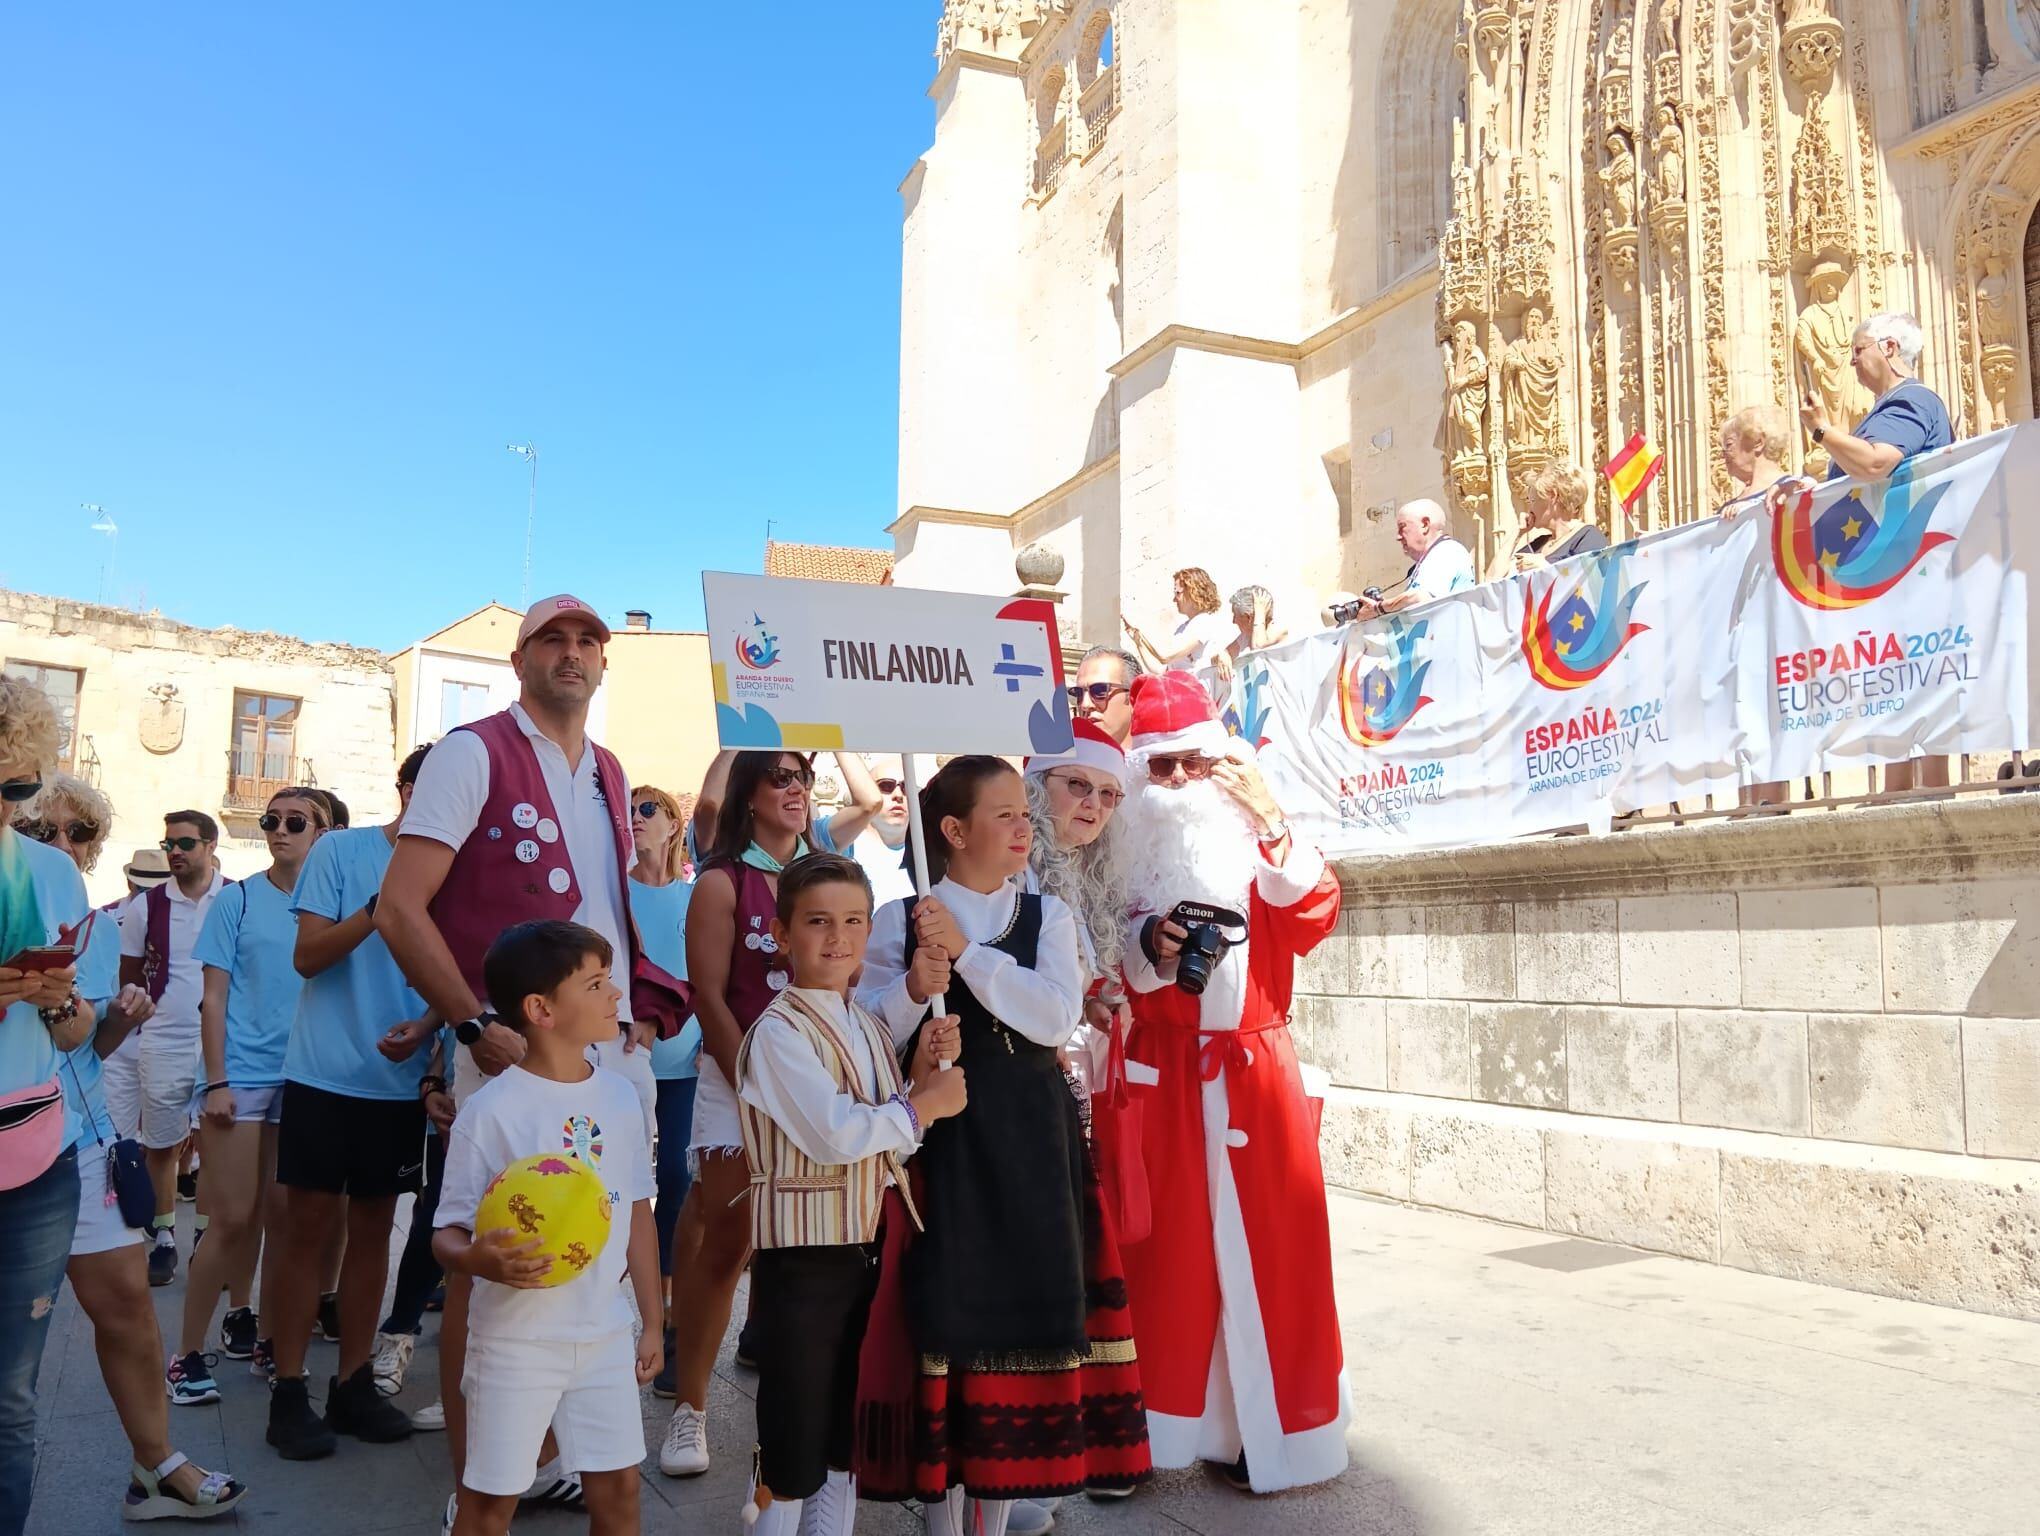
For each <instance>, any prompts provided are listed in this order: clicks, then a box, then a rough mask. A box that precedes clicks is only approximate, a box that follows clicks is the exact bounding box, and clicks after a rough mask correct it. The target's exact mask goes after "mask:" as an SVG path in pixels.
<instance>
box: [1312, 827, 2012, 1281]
mask: <svg viewBox="0 0 2040 1536" xmlns="http://www.w3.org/2000/svg"><path fill="white" fill-rule="evenodd" d="M2036 855H2040V801H2028V800H2026V799H2024V798H2023V797H2017V796H2014V797H2007V798H2003V799H1992V800H1983V801H1965V802H1960V803H1955V802H1947V803H1939V804H1929V805H1915V806H1903V807H1890V808H1881V809H1871V810H1862V811H1853V812H1846V813H1838V814H1824V815H1823V814H1808V813H1802V814H1799V815H1795V816H1792V817H1790V818H1765V819H1759V820H1752V821H1744V822H1739V823H1729V824H1719V823H1717V824H1710V825H1707V826H1704V827H1697V828H1663V829H1656V830H1651V831H1645V832H1637V833H1629V834H1623V835H1618V836H1612V837H1605V838H1598V839H1588V838H1559V839H1546V840H1541V841H1535V842H1521V843H1512V844H1506V845H1503V846H1499V847H1492V848H1481V849H1470V850H1460V851H1453V852H1442V853H1434V854H1422V855H1405V856H1401V857H1397V858H1392V859H1389V858H1384V859H1366V860H1352V861H1346V862H1343V863H1342V864H1341V865H1340V876H1341V879H1342V882H1343V883H1344V885H1345V893H1346V899H1345V910H1344V912H1343V915H1342V916H1341V919H1340V923H1339V928H1338V931H1337V932H1336V934H1335V935H1334V936H1333V937H1332V939H1331V940H1330V941H1328V942H1327V943H1326V944H1324V945H1322V946H1321V947H1320V948H1319V949H1318V950H1317V951H1316V952H1315V953H1314V954H1313V955H1311V956H1310V957H1309V958H1308V959H1307V960H1305V961H1304V962H1303V964H1302V966H1301V968H1300V970H1299V973H1298V982H1297V986H1298V997H1297V1003H1296V1012H1295V1020H1296V1030H1297V1035H1298V1044H1299V1049H1300V1050H1301V1051H1302V1052H1303V1053H1304V1055H1305V1056H1306V1058H1307V1059H1309V1060H1311V1061H1313V1062H1314V1063H1315V1064H1316V1065H1318V1066H1319V1067H1320V1068H1322V1069H1323V1070H1324V1071H1325V1072H1327V1073H1329V1074H1330V1076H1331V1078H1332V1081H1333V1083H1334V1084H1335V1085H1336V1086H1335V1087H1334V1089H1333V1091H1332V1093H1331V1096H1330V1098H1329V1100H1328V1102H1327V1106H1326V1112H1325V1158H1326V1175H1327V1177H1328V1178H1329V1179H1330V1180H1331V1182H1333V1183H1334V1184H1338V1185H1341V1186H1344V1187H1347V1188H1351V1189H1356V1190H1361V1191H1364V1192H1367V1193H1370V1194H1376V1195H1383V1196H1388V1197H1390V1198H1393V1199H1397V1200H1407V1201H1412V1202H1414V1203H1417V1204H1422V1205H1433V1206H1439V1207H1442V1208H1445V1209H1449V1210H1457V1211H1465V1212H1468V1213H1470V1214H1473V1215H1479V1216H1485V1217H1489V1218H1492V1219H1496V1220H1501V1221H1508V1222H1515V1223H1519V1224H1521V1225H1524V1226H1529V1227H1537V1228H1542V1229H1545V1230H1549V1231H1552V1232H1561V1233H1572V1234H1577V1235H1580V1236H1585V1237H1593V1238H1599V1239H1602V1240H1606V1241H1611V1242H1621V1243H1628V1244H1631V1245H1633V1246H1637V1247H1642V1248H1649V1249H1654V1250H1657V1251H1661V1252H1665V1253H1673V1254H1679V1255H1681V1256H1684V1257H1687V1258H1694V1259H1702V1260H1706V1261H1709V1262H1714V1263H1722V1264H1729V1265H1733V1266H1736V1267H1738V1268H1743V1269H1750V1270H1755V1271H1758V1272H1761V1273H1766V1274H1777V1275H1786V1276H1790V1277H1793V1278H1798V1279H1808V1280H1817V1281H1822V1282H1826V1283H1830V1284H1836V1285H1844V1286H1849V1287H1853V1288H1855V1289H1859V1290H1867V1291H1875V1292H1879V1293H1882V1294H1887V1295H1895V1296H1905V1297H1911V1298H1915V1299H1918V1300H1923V1301H1933V1302H1940V1303H1943V1304H1947V1305H1953V1306H1961V1307H1966V1308H1970V1309H1974V1310H1978V1311H1987V1312H1996V1313H2002V1314H2005V1315H2009V1316H2020V1317H2034V1318H2040V860H2036Z"/></svg>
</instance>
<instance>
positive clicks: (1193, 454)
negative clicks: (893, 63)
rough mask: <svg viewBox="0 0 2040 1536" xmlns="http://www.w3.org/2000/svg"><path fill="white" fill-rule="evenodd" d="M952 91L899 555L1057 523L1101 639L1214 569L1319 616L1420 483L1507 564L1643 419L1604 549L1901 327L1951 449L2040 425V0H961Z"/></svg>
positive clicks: (911, 369) (1081, 617)
mask: <svg viewBox="0 0 2040 1536" xmlns="http://www.w3.org/2000/svg"><path fill="white" fill-rule="evenodd" d="M929 95H930V96H931V98H932V99H933V101H934V104H935V132H934V139H933V143H932V144H931V145H930V147H929V149H928V151H927V152H926V153H925V154H924V155H923V156H922V157H921V159H920V160H919V161H918V162H917V163H916V164H915V166H914V167H913V169H912V170H911V171H910V173H909V174H908V176H907V178H906V180H905V182H904V183H903V185H902V188H901V191H902V195H903V198H904V203H905V225H904V236H903V254H904V281H903V302H902V328H901V344H900V352H901V403H900V497H899V516H898V519H897V521H896V522H895V523H894V524H893V527H892V533H893V537H894V540H895V543H896V546H897V549H898V551H899V567H898V574H897V578H896V579H897V580H899V581H900V582H901V583H902V584H903V585H926V586H947V587H956V588H965V589H971V590H981V591H998V590H1001V589H1002V588H1003V586H1004V584H1005V581H1006V579H1007V578H1006V573H1007V572H1009V571H1010V569H1011V563H1010V562H1011V560H1012V557H1013V553H1014V552H1015V551H1017V550H1018V549H1020V548H1022V547H1024V546H1026V545H1028V544H1030V543H1033V542H1036V541H1040V542H1044V543H1046V544H1048V545H1049V546H1050V547H1052V548H1053V549H1055V550H1056V551H1057V552H1058V553H1060V554H1061V555H1062V556H1063V558H1064V560H1065V562H1066V567H1067V571H1068V575H1067V577H1066V585H1067V587H1068V589H1069V591H1070V594H1071V600H1070V603H1069V605H1068V611H1069V613H1070V624H1071V628H1072V629H1073V630H1074V631H1076V632H1078V633H1080V634H1082V635H1083V636H1084V637H1085V638H1087V639H1091V640H1107V639H1110V638H1112V637H1113V636H1114V635H1116V634H1117V632H1118V628H1119V618H1120V614H1121V612H1122V611H1124V612H1125V613H1126V614H1127V615H1128V616H1130V617H1132V618H1133V619H1134V620H1135V622H1136V623H1139V624H1141V625H1143V626H1144V627H1147V628H1149V629H1150V630H1151V629H1152V628H1153V624H1154V622H1155V620H1156V619H1157V617H1158V616H1159V615H1160V614H1161V613H1163V612H1165V611H1166V610H1167V608H1168V591H1169V585H1168V578H1169V572H1170V571H1172V570H1173V569H1174V568H1176V567H1177V566H1180V565H1184V564H1202V565H1205V566H1207V567H1209V568H1210V569H1211V570H1212V572H1213V573H1214V575H1216V576H1217V578H1218V581H1219V585H1220V587H1221V589H1222V590H1224V589H1229V588H1231V587H1233V586H1236V585H1241V584H1244V583H1246V582H1248V581H1260V582H1263V583H1264V584H1266V585H1268V586H1270V587H1271V588H1273V589H1274V591H1275V592H1276V595H1277V600H1278V613H1280V612H1284V611H1286V612H1289V613H1295V614H1305V613H1310V612H1314V611H1315V610H1316V608H1317V606H1318V604H1319V602H1320V601H1321V600H1322V597H1323V596H1324V594H1325V593H1327V592H1328V591H1330V590H1333V589H1348V590H1350V589H1355V588H1357V587H1358V586H1361V585H1364V584H1365V583H1366V582H1368V581H1373V580H1384V579H1388V578H1393V577H1396V576H1399V575H1400V574H1401V571H1402V567H1403V564H1404V562H1403V560H1402V559H1401V557H1400V556H1399V554H1398V552H1397V550H1396V548H1395V545H1394V540H1393V536H1392V535H1393V526H1392V517H1391V515H1390V514H1391V513H1392V511H1393V509H1394V507H1395V506H1396V505H1397V504H1398V503H1400V502H1402V501H1405V500H1408V499H1410V498H1412V497H1415V496H1420V495H1434V496H1440V497H1444V498H1447V499H1448V500H1449V501H1450V502H1451V504H1452V505H1453V506H1454V508H1455V510H1456V511H1457V513H1458V514H1459V517H1460V530H1459V531H1460V532H1461V534H1462V536H1463V537H1465V538H1466V539H1467V541H1468V542H1469V543H1471V544H1473V545H1475V546H1476V548H1477V550H1478V552H1479V554H1480V556H1481V559H1482V561H1483V563H1484V564H1485V565H1488V566H1492V565H1494V564H1495V563H1496V562H1497V561H1498V560H1500V559H1502V558H1504V557H1506V555H1507V554H1508V553H1509V551H1510V550H1511V549H1512V548H1513V545H1514V541H1515V537H1516V534H1517V530H1518V529H1519V528H1520V523H1521V511H1520V506H1521V500H1522V495H1521V491H1522V485H1523V482H1524V480H1525V478H1526V477H1527V475H1528V474H1529V473H1531V472H1532V471H1534V470H1535V469H1536V468H1538V467H1541V465H1543V464H1544V463H1547V462H1549V461H1550V460H1551V459H1552V458H1555V457H1571V458H1574V459H1576V460H1577V461H1579V462H1581V463H1584V464H1587V465H1588V466H1590V467H1598V466H1599V465H1600V464H1601V463H1603V462H1605V461H1606V459H1607V458H1608V457H1609V456H1610V455H1611V454H1612V452H1613V451H1614V450H1615V449H1616V448H1619V447H1620V446H1621V445H1622V444H1623V443H1624V442H1625V441H1626V440H1627V439H1628V437H1629V435H1630V434H1631V433H1632V432H1638V431H1640V432H1643V433H1645V434H1646V435H1647V436H1648V437H1649V438H1650V439H1651V440H1652V441H1653V442H1655V443H1656V444H1657V445H1658V446H1659V447H1661V448H1663V449H1664V450H1665V452H1666V457H1667V468H1666V472H1665V474H1664V475H1663V476H1662V477H1661V479H1660V481H1659V482H1658V484H1657V485H1656V486H1654V487H1653V488H1652V489H1651V491H1650V492H1649V493H1648V494H1647V497H1646V499H1645V500H1644V501H1643V502H1642V503H1640V504H1639V505H1638V507H1637V508H1636V509H1635V513H1634V517H1633V520H1631V519H1623V518H1621V516H1620V514H1619V513H1618V511H1617V509H1616V508H1615V506H1614V504H1613V502H1612V498H1611V499H1609V500H1608V501H1607V502H1605V503H1604V504H1603V505H1602V507H1601V516H1602V519H1603V521H1604V522H1606V523H1608V524H1610V525H1611V531H1615V532H1617V533H1628V532H1635V531H1639V530H1641V529H1644V528H1649V527H1655V526H1660V525H1663V524H1666V523H1670V522H1678V521H1683V520H1687V519H1690V518H1693V517H1697V516H1704V515H1706V514H1707V513H1709V512H1711V511H1712V509H1713V508H1714V506H1716V505H1717V504H1718V503H1719V501H1720V500H1721V498H1722V496H1723V494H1724V493H1725V485H1724V483H1723V481H1722V479H1721V476H1720V473H1719V470H1718V468H1717V466H1716V464H1715V449H1714V443H1715V438H1716V435H1717V434H1718V432H1719V429H1720V426H1721V424H1722V422H1723V421H1724V420H1725V419H1726V418H1727V417H1728V416H1729V415H1730V414H1732V413H1733V412H1734V411H1735V410H1737V409H1739V408H1740V407H1742V406H1744V405H1749V404H1757V403H1762V402H1771V403H1774V404H1778V405H1781V406H1782V405H1786V404H1788V403H1789V402H1790V401H1791V400H1792V399H1793V398H1794V396H1795V394H1796V391H1797V388H1798V381H1799V379H1800V376H1801V367H1802V364H1803V365H1804V367H1805V370H1806V371H1807V372H1808V373H1810V374H1811V375H1813V377H1814V382H1815V384H1816V387H1817V388H1818V389H1819V390H1820V392H1821V393H1822V394H1823V395H1824V396H1826V397H1827V398H1828V400H1829V403H1830V404H1831V406H1833V407H1834V408H1835V409H1836V410H1837V411H1838V412H1849V411H1860V410H1861V408H1862V407H1863V405H1864V404H1865V402H1863V401H1860V400H1858V399H1856V398H1855V387H1854V384H1853V380H1852V379H1851V378H1850V377H1849V375H1848V370H1847V366H1846V361H1847V341H1848V332H1849V330H1850V329H1851V328H1852V327H1853V325H1854V324H1855V322H1856V321H1857V320H1858V319H1860V318H1862V317H1863V316H1864V315H1866V314H1869V313H1872V312H1875V311H1878V310H1881V309H1894V308H1899V309H1902V308H1910V309H1912V310H1914V311H1915V312H1916V313H1917V314H1918V315H1919V317H1920V318H1921V320H1922V321H1923V323H1924V324H1925V327H1926V330H1927V336H1928V343H1927V351H1926V361H1925V368H1924V373H1925V377H1926V378H1927V380H1928V382H1929V383H1931V384H1932V385H1934V387H1935V388H1937V389H1939V390H1940V391H1941V392H1942V393H1943V395H1944V396H1945V397H1946V398H1947V399H1948V401H1949V403H1950V406H1951V409H1952V410H1953V412H1954V414H1955V415H1956V417H1957V421H1958V430H1959V431H1963V432H1974V431H1981V430H1987V429H1988V428H1990V427H1992V426H1995V425H1999V424H2002V423H2005V422H2008V421H2016V420H2022V419H2025V418H2026V417H2028V416H2030V415H2031V414H2032V410H2033V400H2034V393H2035V385H2034V377H2033V368H2034V361H2035V356H2036V348H2035V346H2034V341H2033V327H2034V326H2035V325H2040V304H2036V303H2035V302H2033V295H2032V294H2031V293H2030V291H2029V290H2030V288H2031V286H2032V285H2035V284H2040V225H2036V223H2035V222H2034V208H2035V203H2036V201H2040V0H1999V3H1992V4H1977V5H1971V6H1961V5H1956V4H1953V3H1952V0H1906V3H1905V4H1901V3H1900V0H1862V3H1850V0H1782V3H1780V4H1777V5H1772V4H1770V3H1759V0H1654V3H1638V0H1464V3H1463V4H1462V5H1457V6H1455V5H1454V4H1452V3H1451V0H1257V3H1255V4H1253V5H1226V4H1186V3H1182V0H947V3H946V4H945V5H944V6H943V8H942V14H941V19H940V23H939V26H938V32H937V38H936V55H935V71H934V80H933V83H932V84H931V86H930V88H929ZM1797 451H1798V450H1795V452H1797Z"/></svg>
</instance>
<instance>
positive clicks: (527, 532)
mask: <svg viewBox="0 0 2040 1536" xmlns="http://www.w3.org/2000/svg"><path fill="white" fill-rule="evenodd" d="M503 446H504V447H505V448H507V449H509V450H510V451H511V452H512V453H514V454H516V455H517V456H518V457H519V458H521V459H523V460H524V461H525V462H526V463H527V464H529V465H530V466H531V496H530V499H529V500H528V501H527V502H526V503H525V508H524V601H523V603H522V605H521V606H523V607H526V608H529V607H530V606H531V530H532V528H533V526H534V525H535V524H536V523H537V521H538V445H537V444H536V443H505V444H504V445H503Z"/></svg>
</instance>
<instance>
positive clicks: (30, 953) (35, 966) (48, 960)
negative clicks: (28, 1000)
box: [7, 944, 78, 974]
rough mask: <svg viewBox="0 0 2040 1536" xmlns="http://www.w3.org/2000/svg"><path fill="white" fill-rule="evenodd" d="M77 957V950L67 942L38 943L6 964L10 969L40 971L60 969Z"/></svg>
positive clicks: (29, 971)
mask: <svg viewBox="0 0 2040 1536" xmlns="http://www.w3.org/2000/svg"><path fill="white" fill-rule="evenodd" d="M77 958H78V951H77V949H76V948H75V947H73V946H72V945H69V944H38V945H37V946H36V947H35V948H33V949H24V950H23V951H22V952H21V953H20V954H18V955H16V956H15V957H14V958H13V959H12V960H9V961H8V962H7V965H8V967H9V968H10V969H12V970H17V971H23V972H28V973H31V974H33V973H36V972H40V971H61V970H62V969H63V968H64V967H65V966H67V965H69V964H71V963H72V962H73V961H75V960H76V959H77Z"/></svg>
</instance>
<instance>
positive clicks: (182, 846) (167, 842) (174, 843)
mask: <svg viewBox="0 0 2040 1536" xmlns="http://www.w3.org/2000/svg"><path fill="white" fill-rule="evenodd" d="M203 841H204V839H203V838H197V837H166V838H164V839H163V841H162V842H160V843H158V844H157V845H156V846H157V847H158V848H161V849H162V850H163V851H164V852H165V853H170V852H172V851H173V850H174V851H175V852H178V853H189V852H191V850H192V849H194V848H196V847H197V846H198V845H199V844H200V843H201V842H203Z"/></svg>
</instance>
